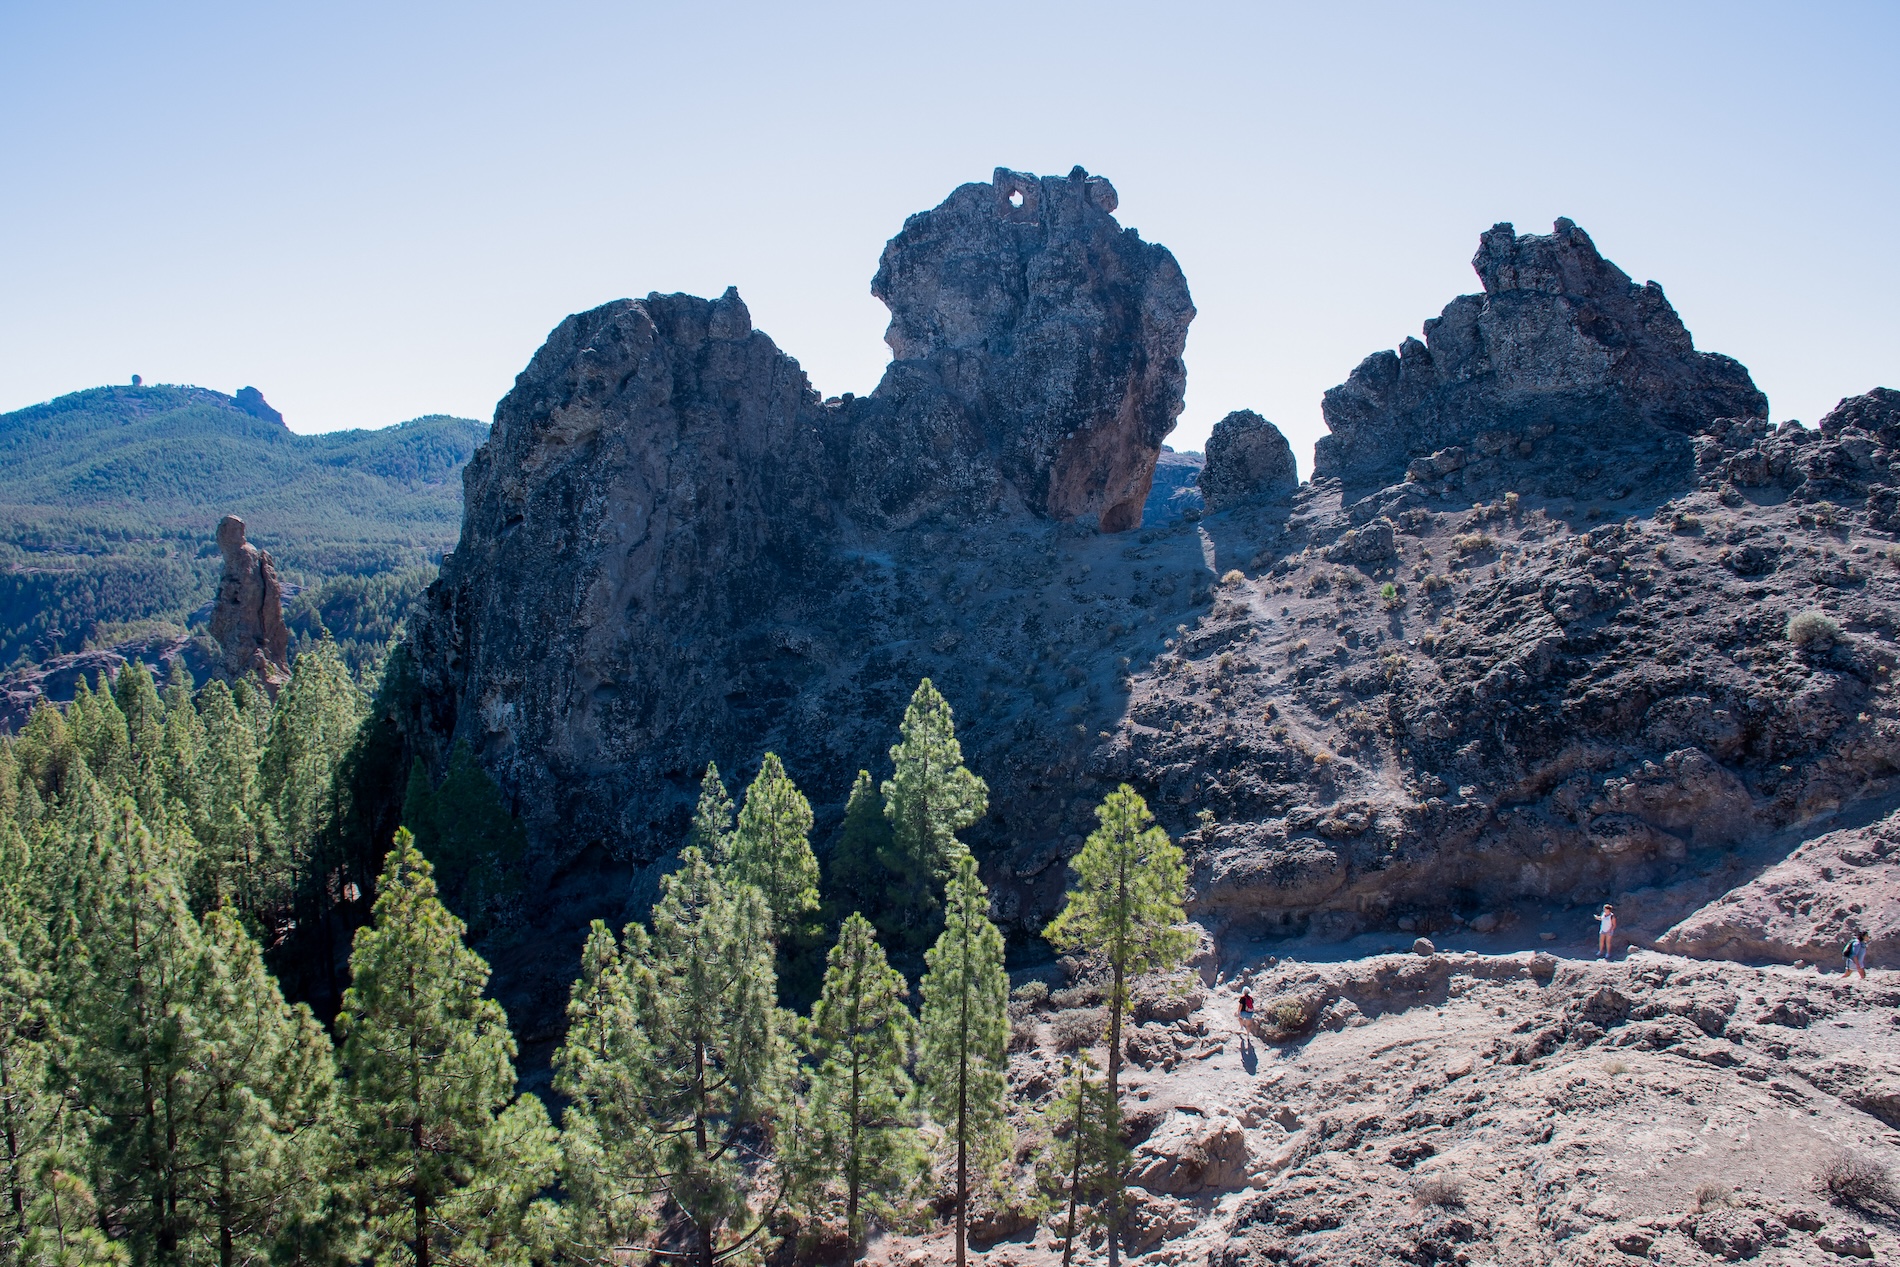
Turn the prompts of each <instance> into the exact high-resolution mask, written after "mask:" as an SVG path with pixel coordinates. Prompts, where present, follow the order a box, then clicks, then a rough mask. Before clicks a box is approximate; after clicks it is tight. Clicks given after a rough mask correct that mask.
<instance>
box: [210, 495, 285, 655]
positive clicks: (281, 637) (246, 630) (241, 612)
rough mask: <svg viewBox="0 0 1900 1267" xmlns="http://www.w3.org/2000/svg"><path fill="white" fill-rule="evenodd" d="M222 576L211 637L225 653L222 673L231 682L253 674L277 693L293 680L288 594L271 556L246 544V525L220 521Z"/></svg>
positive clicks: (235, 520)
mask: <svg viewBox="0 0 1900 1267" xmlns="http://www.w3.org/2000/svg"><path fill="white" fill-rule="evenodd" d="M218 550H219V551H220V552H221V553H222V554H223V555H224V574H223V575H222V576H221V577H220V578H219V579H218V597H217V600H216V601H215V602H214V603H213V604H212V607H211V636H212V637H213V638H215V639H216V640H217V643H218V646H219V647H220V648H221V649H222V651H223V659H222V662H221V664H220V667H221V668H222V670H223V671H224V673H225V674H226V675H227V676H228V677H231V678H234V679H235V678H241V677H244V676H246V675H248V674H252V673H255V674H256V675H257V676H258V677H259V678H261V679H262V680H263V681H264V683H265V684H266V685H267V686H269V687H271V688H272V689H275V688H276V687H278V686H280V685H282V684H283V683H284V682H286V681H288V680H289V677H290V630H289V629H287V628H286V627H285V626H284V591H283V585H282V584H281V583H280V582H279V581H278V579H277V568H276V565H274V564H273V563H272V562H271V557H270V555H269V554H267V553H265V552H264V551H262V550H260V549H258V548H257V547H256V546H254V545H252V544H251V543H250V542H248V541H246V540H245V539H244V521H243V520H242V519H239V518H238V517H237V516H236V515H226V516H225V517H224V518H223V519H220V520H219V521H218Z"/></svg>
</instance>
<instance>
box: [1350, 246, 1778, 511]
mask: <svg viewBox="0 0 1900 1267" xmlns="http://www.w3.org/2000/svg"><path fill="white" fill-rule="evenodd" d="M1471 266H1472V268H1474V269H1475V270H1476V271H1477V273H1478V277H1479V280H1480V281H1482V282H1483V284H1484V293H1483V294H1480V295H1461V296H1459V297H1458V298H1456V299H1454V300H1452V301H1451V302H1450V303H1449V304H1447V305H1446V306H1445V310H1444V311H1443V312H1442V313H1441V314H1440V315H1439V316H1438V317H1436V318H1434V319H1433V320H1431V321H1428V322H1426V323H1425V340H1424V342H1420V341H1419V340H1417V339H1409V338H1408V339H1407V340H1406V341H1405V342H1404V343H1403V344H1401V345H1400V347H1399V350H1398V351H1397V352H1390V351H1387V352H1376V353H1374V354H1373V355H1371V356H1369V357H1367V358H1366V359H1365V360H1364V361H1362V362H1360V364H1359V367H1358V368H1357V369H1355V370H1353V372H1352V376H1351V377H1350V378H1348V379H1347V380H1346V381H1345V382H1344V383H1342V384H1340V385H1339V386H1338V387H1335V388H1333V389H1332V390H1331V391H1329V392H1327V393H1326V398H1325V402H1324V405H1323V409H1324V413H1325V417H1326V425H1327V426H1328V427H1329V428H1331V431H1332V434H1331V435H1328V436H1325V437H1323V438H1322V439H1321V440H1320V442H1319V444H1318V446H1317V448H1316V449H1315V452H1314V458H1313V470H1314V474H1315V476H1316V477H1318V478H1334V479H1340V480H1343V481H1345V482H1346V484H1348V485H1349V486H1366V485H1372V486H1376V485H1380V484H1387V483H1392V482H1394V481H1396V480H1398V479H1400V478H1402V477H1403V476H1404V475H1405V474H1406V470H1407V464H1408V463H1410V462H1412V461H1413V460H1415V459H1419V458H1427V457H1429V456H1430V455H1431V454H1433V453H1434V452H1437V451H1440V450H1446V449H1451V448H1454V447H1457V446H1467V447H1469V446H1472V445H1473V444H1474V443H1475V444H1476V445H1477V447H1479V448H1481V449H1483V450H1485V451H1486V452H1487V453H1489V454H1490V455H1492V456H1500V455H1502V456H1505V457H1508V458H1515V457H1519V456H1523V457H1529V456H1531V452H1532V449H1533V447H1534V446H1538V445H1540V444H1547V445H1548V447H1550V448H1552V449H1555V450H1557V451H1558V453H1559V454H1561V455H1562V457H1560V458H1559V459H1558V460H1553V455H1552V454H1545V455H1544V456H1543V458H1542V461H1541V463H1540V465H1541V466H1542V467H1543V468H1545V469H1546V470H1548V471H1552V472H1553V473H1560V474H1563V475H1565V476H1570V475H1571V474H1572V473H1571V472H1569V471H1563V470H1562V468H1565V467H1574V466H1584V467H1587V468H1596V469H1590V470H1586V471H1584V472H1583V475H1584V479H1585V482H1589V481H1590V480H1592V479H1594V478H1595V477H1596V475H1597V474H1598V471H1599V470H1600V471H1602V472H1604V473H1605V476H1606V478H1608V479H1609V480H1610V481H1611V482H1612V483H1613V484H1621V485H1622V486H1624V487H1626V488H1627V487H1634V486H1635V485H1638V484H1641V483H1644V482H1645V481H1647V480H1655V479H1666V478H1668V475H1669V472H1670V471H1671V469H1672V468H1674V469H1676V470H1678V471H1679V470H1681V469H1682V468H1684V467H1686V459H1687V456H1688V453H1689V445H1688V442H1687V440H1686V439H1685V438H1684V437H1687V436H1692V435H1696V434H1699V433H1701V432H1703V431H1705V430H1706V429H1708V428H1709V427H1710V426H1711V425H1712V424H1714V423H1715V422H1716V420H1718V419H1734V420H1741V419H1760V418H1765V417H1766V416H1767V414H1768V401H1767V398H1766V397H1764V396H1763V395H1762V394H1761V393H1760V392H1759V391H1757V390H1756V389H1755V385H1754V383H1753V382H1752V381H1750V379H1749V377H1748V371H1747V370H1746V369H1744V368H1743V367H1742V366H1741V365H1740V364H1739V363H1737V362H1735V361H1733V360H1731V359H1729V358H1728V357H1726V356H1719V355H1716V354H1713V353H1708V352H1697V351H1696V350H1695V345H1694V343H1693V342H1692V340H1691V339H1690V337H1689V332H1688V330H1687V329H1685V328H1684V327H1683V324H1682V321H1681V319H1680V318H1678V317H1677V315H1676V311H1675V309H1674V308H1672V307H1670V306H1669V301H1668V300H1667V299H1665V298H1664V297H1663V292H1662V287H1660V286H1658V285H1657V284H1656V283H1655V282H1648V283H1645V284H1644V285H1642V286H1638V285H1636V284H1635V283H1634V282H1632V281H1631V280H1630V279H1629V276H1628V275H1627V274H1626V273H1624V272H1623V270H1621V269H1620V268H1618V267H1616V265H1614V264H1612V263H1610V262H1609V261H1608V260H1605V259H1604V258H1603V257H1602V256H1601V255H1599V254H1598V253H1597V249H1596V246H1595V245H1594V244H1593V243H1592V242H1591V241H1590V238H1589V235H1587V234H1586V233H1584V231H1583V230H1582V229H1579V228H1578V227H1577V226H1576V225H1574V224H1572V223H1571V222H1570V221H1569V220H1559V221H1557V223H1556V226H1555V229H1554V230H1553V231H1552V233H1551V234H1550V235H1549V236H1547V237H1538V236H1535V235H1526V236H1524V237H1519V236H1518V235H1517V233H1516V232H1515V230H1513V229H1512V227H1511V226H1510V225H1508V224H1499V225H1495V226H1493V227H1492V228H1491V229H1490V230H1489V231H1487V232H1486V233H1485V234H1484V235H1483V236H1482V237H1481V238H1480V239H1479V244H1478V253H1477V254H1476V255H1475V256H1473V257H1472V261H1471ZM1520 448H1521V450H1522V451H1521V453H1520ZM1616 454H1623V455H1625V456H1624V457H1623V458H1622V460H1620V461H1612V460H1611V459H1612V455H1616ZM1460 456H1462V455H1460ZM1564 459H1568V460H1564ZM1631 460H1634V461H1635V463H1636V465H1635V467H1634V469H1631V468H1630V466H1629V463H1630V462H1631ZM1552 491H1553V492H1555V493H1557V494H1559V495H1561V494H1563V493H1566V492H1568V491H1569V489H1567V488H1556V489H1553V490H1552Z"/></svg>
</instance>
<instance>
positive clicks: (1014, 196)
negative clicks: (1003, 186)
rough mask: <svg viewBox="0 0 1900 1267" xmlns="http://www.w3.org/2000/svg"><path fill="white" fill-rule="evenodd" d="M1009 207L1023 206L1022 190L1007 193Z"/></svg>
mask: <svg viewBox="0 0 1900 1267" xmlns="http://www.w3.org/2000/svg"><path fill="white" fill-rule="evenodd" d="M1009 205H1010V206H1012V207H1020V206H1022V205H1023V191H1022V190H1020V189H1012V190H1010V191H1009Z"/></svg>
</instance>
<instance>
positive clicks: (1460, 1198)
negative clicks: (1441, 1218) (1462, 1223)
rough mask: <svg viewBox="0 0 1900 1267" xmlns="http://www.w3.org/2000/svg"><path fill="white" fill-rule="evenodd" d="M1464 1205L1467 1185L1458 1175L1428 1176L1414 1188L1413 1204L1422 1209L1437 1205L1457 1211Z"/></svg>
mask: <svg viewBox="0 0 1900 1267" xmlns="http://www.w3.org/2000/svg"><path fill="white" fill-rule="evenodd" d="M1464 1203H1465V1185H1464V1182H1463V1181H1462V1180H1461V1179H1459V1178H1458V1176H1456V1175H1427V1176H1426V1177H1425V1178H1423V1179H1420V1180H1419V1181H1418V1182H1417V1183H1416V1184H1414V1185H1413V1186H1412V1204H1413V1205H1415V1206H1417V1207H1419V1208H1420V1209H1424V1208H1425V1207H1426V1206H1428V1205H1436V1206H1443V1207H1444V1208H1445V1209H1448V1210H1455V1209H1459V1208H1461V1207H1463V1205H1464Z"/></svg>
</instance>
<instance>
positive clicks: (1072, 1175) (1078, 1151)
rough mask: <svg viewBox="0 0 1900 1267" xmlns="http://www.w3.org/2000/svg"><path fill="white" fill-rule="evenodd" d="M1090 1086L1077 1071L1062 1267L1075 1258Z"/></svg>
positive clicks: (1065, 1266)
mask: <svg viewBox="0 0 1900 1267" xmlns="http://www.w3.org/2000/svg"><path fill="white" fill-rule="evenodd" d="M1087 1090H1088V1084H1087V1083H1086V1082H1085V1081H1083V1079H1082V1073H1081V1070H1080V1069H1079V1068H1078V1069H1077V1070H1076V1080H1075V1116H1074V1118H1073V1119H1071V1123H1070V1126H1069V1135H1070V1145H1071V1147H1072V1148H1073V1149H1074V1150H1075V1156H1074V1157H1073V1158H1072V1159H1071V1164H1070V1166H1069V1230H1068V1233H1067V1235H1065V1236H1064V1237H1063V1238H1062V1267H1069V1263H1070V1261H1071V1260H1072V1259H1073V1258H1074V1256H1075V1198H1076V1194H1077V1192H1078V1191H1079V1190H1080V1189H1081V1187H1082V1110H1083V1108H1084V1107H1085V1106H1086V1104H1087V1102H1088V1097H1087V1096H1086V1095H1085V1094H1083V1093H1084V1092H1085V1091H1087Z"/></svg>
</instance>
